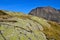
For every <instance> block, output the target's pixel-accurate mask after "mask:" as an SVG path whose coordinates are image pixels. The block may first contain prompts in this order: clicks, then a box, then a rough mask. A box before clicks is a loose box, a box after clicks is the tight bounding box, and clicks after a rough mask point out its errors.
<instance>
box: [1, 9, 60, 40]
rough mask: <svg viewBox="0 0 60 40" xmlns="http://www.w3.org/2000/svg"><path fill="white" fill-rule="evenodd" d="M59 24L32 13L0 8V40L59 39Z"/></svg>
mask: <svg viewBox="0 0 60 40" xmlns="http://www.w3.org/2000/svg"><path fill="white" fill-rule="evenodd" d="M59 39H60V25H59V24H58V23H56V22H52V21H48V20H45V19H43V18H39V17H36V16H32V15H26V14H23V13H19V12H9V11H3V10H0V40H59Z"/></svg>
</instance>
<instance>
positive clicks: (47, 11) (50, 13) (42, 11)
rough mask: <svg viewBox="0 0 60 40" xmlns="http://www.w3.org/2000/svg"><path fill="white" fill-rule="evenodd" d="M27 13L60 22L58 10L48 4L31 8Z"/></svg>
mask: <svg viewBox="0 0 60 40" xmlns="http://www.w3.org/2000/svg"><path fill="white" fill-rule="evenodd" d="M29 14H30V15H34V16H38V17H42V18H44V19H47V20H51V21H55V22H58V23H60V10H57V9H55V8H52V7H50V6H47V7H37V8H35V9H32V10H31V11H30V12H29Z"/></svg>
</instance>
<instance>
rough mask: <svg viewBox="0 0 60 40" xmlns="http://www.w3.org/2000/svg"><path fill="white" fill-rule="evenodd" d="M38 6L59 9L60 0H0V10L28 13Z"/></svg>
mask: <svg viewBox="0 0 60 40" xmlns="http://www.w3.org/2000/svg"><path fill="white" fill-rule="evenodd" d="M40 6H51V7H54V8H57V9H60V0H0V10H9V11H16V12H23V13H28V12H30V10H32V9H33V8H36V7H40Z"/></svg>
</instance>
